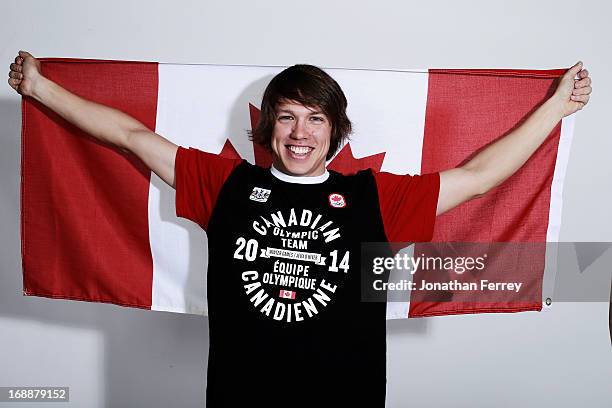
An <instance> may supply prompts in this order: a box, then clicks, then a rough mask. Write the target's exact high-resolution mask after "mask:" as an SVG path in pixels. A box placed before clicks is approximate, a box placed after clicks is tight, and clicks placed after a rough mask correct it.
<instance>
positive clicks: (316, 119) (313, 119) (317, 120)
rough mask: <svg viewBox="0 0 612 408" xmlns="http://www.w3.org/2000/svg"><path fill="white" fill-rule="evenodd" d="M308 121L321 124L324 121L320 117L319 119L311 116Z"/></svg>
mask: <svg viewBox="0 0 612 408" xmlns="http://www.w3.org/2000/svg"><path fill="white" fill-rule="evenodd" d="M310 120H312V121H313V122H319V123H322V122H324V121H325V119H323V118H322V117H320V116H311V117H310Z"/></svg>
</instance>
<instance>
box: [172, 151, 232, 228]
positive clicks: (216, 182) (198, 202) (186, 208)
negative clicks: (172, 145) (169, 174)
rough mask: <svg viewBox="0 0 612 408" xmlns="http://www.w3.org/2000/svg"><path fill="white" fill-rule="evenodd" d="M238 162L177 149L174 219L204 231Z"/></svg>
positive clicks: (214, 155)
mask: <svg viewBox="0 0 612 408" xmlns="http://www.w3.org/2000/svg"><path fill="white" fill-rule="evenodd" d="M241 162H242V160H240V159H228V158H225V157H221V156H219V155H217V154H212V153H207V152H203V151H201V150H198V149H196V148H193V147H190V148H189V149H187V148H184V147H182V146H179V148H178V150H177V151H176V157H175V160H174V187H175V189H176V215H177V217H182V218H187V219H188V220H191V221H194V222H195V223H197V224H198V225H200V226H201V227H202V228H203V229H206V228H207V227H208V221H209V220H210V215H211V214H212V211H213V208H214V207H215V203H216V202H217V197H218V196H219V192H220V191H221V187H223V183H225V180H227V178H228V177H229V175H230V174H231V173H232V171H233V170H234V169H235V168H236V167H237V166H238V165H239V164H240V163H241Z"/></svg>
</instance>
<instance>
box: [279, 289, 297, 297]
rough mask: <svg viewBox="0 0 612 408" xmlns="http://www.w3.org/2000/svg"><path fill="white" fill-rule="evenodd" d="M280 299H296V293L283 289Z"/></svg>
mask: <svg viewBox="0 0 612 408" xmlns="http://www.w3.org/2000/svg"><path fill="white" fill-rule="evenodd" d="M278 297H280V298H285V299H295V292H294V291H292V290H284V289H281V290H280V293H279V294H278Z"/></svg>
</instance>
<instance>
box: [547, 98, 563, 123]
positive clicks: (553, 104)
mask: <svg viewBox="0 0 612 408" xmlns="http://www.w3.org/2000/svg"><path fill="white" fill-rule="evenodd" d="M542 106H543V107H544V108H545V109H546V110H547V112H548V114H549V115H551V116H552V117H554V118H555V119H556V120H558V121H559V120H561V119H563V116H564V114H563V108H564V101H561V100H560V99H559V97H558V96H557V94H554V95H553V96H551V97H550V98H548V100H547V101H546V102H544V104H543V105H542Z"/></svg>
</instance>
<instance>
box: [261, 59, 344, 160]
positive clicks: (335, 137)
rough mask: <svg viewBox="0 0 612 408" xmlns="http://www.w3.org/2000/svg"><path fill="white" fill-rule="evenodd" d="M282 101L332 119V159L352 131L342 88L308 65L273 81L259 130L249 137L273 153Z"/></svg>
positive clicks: (281, 74)
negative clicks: (290, 102) (274, 136)
mask: <svg viewBox="0 0 612 408" xmlns="http://www.w3.org/2000/svg"><path fill="white" fill-rule="evenodd" d="M281 99H286V100H288V101H293V102H297V103H300V104H302V105H304V106H306V107H309V108H313V107H318V108H319V109H321V111H322V112H323V113H324V114H325V115H326V116H327V117H328V118H329V120H330V121H331V125H332V131H331V139H330V142H329V151H328V152H327V157H326V159H327V160H329V159H331V158H332V157H333V156H334V154H335V153H336V150H338V147H339V146H340V143H341V142H342V141H343V140H344V139H346V138H348V135H349V134H350V133H351V130H352V125H351V121H350V120H349V118H348V117H347V116H346V106H347V101H346V96H345V95H344V92H342V89H341V88H340V85H338V83H337V82H336V81H335V80H334V79H333V78H332V77H331V76H329V75H328V74H327V73H326V72H325V71H323V70H322V69H321V68H318V67H315V66H314V65H306V64H297V65H293V66H291V67H289V68H287V69H285V70H283V71H282V72H280V73H279V74H277V75H276V76H275V77H274V78H272V80H271V81H270V83H269V84H268V86H267V87H266V90H265V92H264V95H263V98H262V101H261V114H260V116H259V121H258V122H257V126H256V127H255V129H254V130H253V131H252V132H250V134H249V139H250V140H252V141H253V142H255V143H257V144H260V145H262V146H264V147H265V148H266V149H268V150H271V141H272V130H273V129H274V122H275V121H276V111H275V109H276V104H277V103H278V102H279V101H280V100H281Z"/></svg>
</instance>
